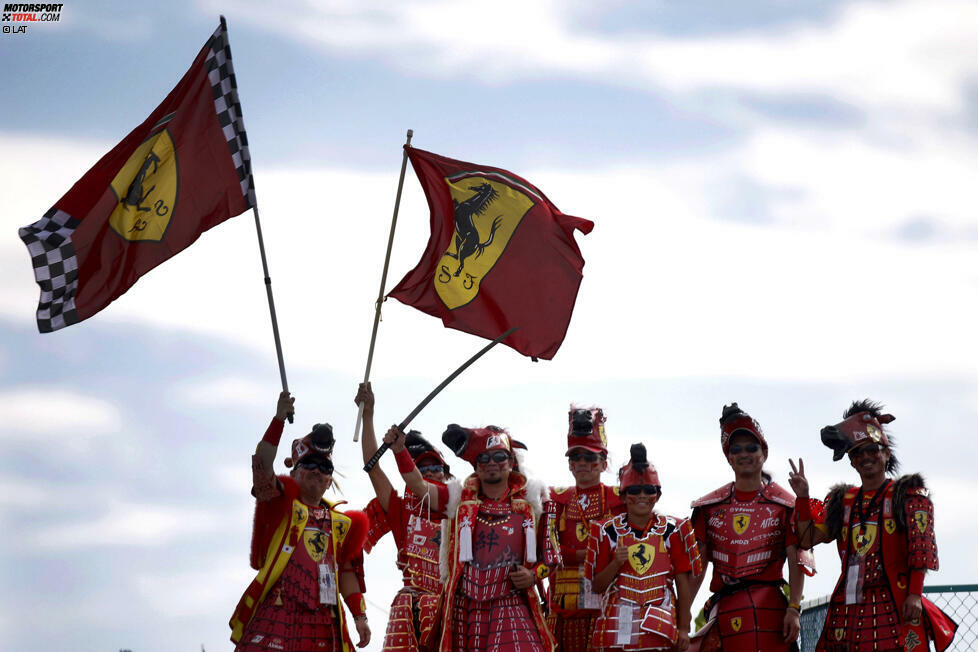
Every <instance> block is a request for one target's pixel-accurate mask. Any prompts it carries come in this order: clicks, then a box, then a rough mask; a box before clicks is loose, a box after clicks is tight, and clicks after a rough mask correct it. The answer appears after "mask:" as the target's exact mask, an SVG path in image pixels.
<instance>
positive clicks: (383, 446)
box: [363, 326, 519, 473]
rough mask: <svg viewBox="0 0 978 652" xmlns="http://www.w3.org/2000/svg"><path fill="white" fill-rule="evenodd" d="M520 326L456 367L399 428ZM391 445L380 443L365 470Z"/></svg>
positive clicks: (374, 463)
mask: <svg viewBox="0 0 978 652" xmlns="http://www.w3.org/2000/svg"><path fill="white" fill-rule="evenodd" d="M518 328H519V326H513V327H512V328H510V329H509V330H508V331H506V332H505V333H503V334H502V335H500V336H499V337H497V338H496V339H494V340H493V341H492V342H489V344H486V345H485V346H484V347H482V350H481V351H479V352H478V353H476V354H475V355H474V356H472V357H471V358H469V359H468V360H466V361H465V363H464V364H463V365H462V366H461V367H459V368H458V369H456V370H455V371H453V372H452V374H451V375H450V376H449V377H448V378H446V379H445V380H443V381H441V384H439V385H438V387H436V388H434V389H433V390H431V393H429V394H428V395H427V396H425V397H424V400H423V401H421V402H420V403H418V406H417V407H416V408H414V409H413V410H411V414H409V415H407V417H405V419H404V421H401V423H399V424H398V426H397V429H398V430H400V431H402V432H403V431H404V429H405V428H407V427H408V424H409V423H411V421H413V420H414V417H416V416H418V413H420V412H421V410H423V409H424V408H425V406H426V405H428V403H431V401H432V399H434V398H435V397H436V396H438V394H439V393H440V392H441V390H443V389H445V388H446V387H448V384H449V383H450V382H452V381H453V380H455V379H456V378H458V375H459V374H460V373H462V372H463V371H465V370H466V369H468V368H469V367H470V366H472V363H473V362H475V361H476V360H478V359H479V358H481V357H482V356H484V355H485V354H486V353H487V352H488V351H489V349H491V348H492V347H494V346H496V345H497V344H499V343H500V342H502V341H503V340H504V339H506V338H507V337H509V336H510V335H512V334H513V333H515V332H516V330H517V329H518ZM390 447H391V446H390V444H388V443H387V442H384V443H383V444H381V445H380V448H378V449H377V452H376V453H374V454H373V457H371V458H370V459H369V460H367V463H366V464H365V465H364V466H363V470H364V471H366V472H367V473H370V471H371V470H372V469H373V468H374V467H375V466H377V462H379V461H380V458H381V457H382V456H383V454H384V453H386V452H387V449H388V448H390Z"/></svg>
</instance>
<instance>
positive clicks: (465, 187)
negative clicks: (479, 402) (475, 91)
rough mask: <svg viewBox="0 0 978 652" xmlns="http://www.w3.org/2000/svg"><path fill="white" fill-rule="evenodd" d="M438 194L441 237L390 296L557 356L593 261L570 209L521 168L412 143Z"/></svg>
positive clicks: (434, 207)
mask: <svg viewBox="0 0 978 652" xmlns="http://www.w3.org/2000/svg"><path fill="white" fill-rule="evenodd" d="M407 151H408V156H409V157H410V159H411V164H412V165H413V166H414V171H415V172H416V173H417V175H418V179H419V181H420V182H421V185H422V187H423V188H424V192H425V196H426V197H427V198H428V206H429V208H430V209H431V237H430V238H429V240H428V246H427V248H426V249H425V252H424V254H423V255H422V257H421V261H420V262H419V263H418V265H417V266H416V267H415V268H414V269H413V270H411V271H410V272H408V273H407V275H406V276H405V277H404V278H403V279H401V282H400V283H398V284H397V287H395V288H394V289H393V290H392V291H391V292H390V294H389V295H388V296H391V297H394V298H395V299H397V300H398V301H400V302H402V303H405V304H407V305H409V306H414V307H415V308H417V309H418V310H420V311H422V312H425V313H428V314H429V315H432V316H434V317H440V318H441V320H442V322H443V323H444V324H445V326H447V327H448V328H454V329H457V330H461V331H465V332H466V333H472V334H473V335H478V336H480V337H484V338H486V339H495V338H496V337H498V336H499V335H500V334H501V333H504V332H505V331H507V330H508V329H509V328H511V327H513V326H519V330H518V331H516V332H515V333H513V334H512V335H510V336H509V337H507V338H506V339H505V340H503V343H505V344H508V345H509V346H511V347H513V348H514V349H516V350H517V351H519V352H520V353H522V354H524V355H527V356H531V357H535V358H544V359H546V360H550V359H551V358H553V356H554V354H556V353H557V349H559V348H560V345H561V343H562V342H563V341H564V336H565V335H566V333H567V326H568V325H569V323H570V318H571V313H572V312H573V310H574V303H575V301H576V300H577V290H578V288H579V287H580V284H581V278H582V275H581V272H582V270H583V269H584V258H583V257H582V256H581V251H580V249H579V248H578V246H577V242H576V241H575V240H574V230H575V229H576V230H579V231H581V232H582V233H585V234H587V233H590V232H591V229H593V228H594V223H593V222H591V221H590V220H585V219H582V218H580V217H572V216H570V215H564V214H563V213H561V212H560V211H559V210H558V209H557V207H556V206H554V205H553V204H552V203H551V202H550V200H549V199H547V198H546V197H545V196H544V194H543V193H542V192H540V191H539V190H538V189H537V188H536V187H534V186H533V185H532V184H531V183H529V182H528V181H526V180H525V179H522V178H520V177H518V176H516V175H515V174H513V173H512V172H507V171H506V170H501V169H499V168H494V167H489V166H486V165H476V164H474V163H466V162H464V161H455V160H452V159H450V158H445V157H444V156H439V155H437V154H432V153H431V152H426V151H423V150H419V149H415V148H413V147H407Z"/></svg>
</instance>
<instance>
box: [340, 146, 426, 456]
mask: <svg viewBox="0 0 978 652" xmlns="http://www.w3.org/2000/svg"><path fill="white" fill-rule="evenodd" d="M412 136H414V130H413V129H408V130H407V142H405V143H404V158H402V159H401V177H400V179H398V181H397V196H396V197H395V199H394V217H393V218H391V232H390V235H389V236H388V238H387V255H386V256H385V257H384V271H383V273H382V274H381V275H380V293H379V294H378V295H377V303H376V304H375V306H374V328H373V331H371V333H370V349H369V350H368V351H367V369H366V371H364V372H363V382H365V383H366V382H368V381H369V380H370V365H371V364H373V361H374V344H375V343H376V342H377V325H378V324H379V323H380V309H381V305H382V304H383V303H384V286H386V285H387V268H388V267H390V263H391V249H392V248H393V247H394V229H395V228H396V227H397V211H398V210H400V208H401V190H403V189H404V172H405V170H407V160H408V149H409V148H410V147H411V137H412ZM422 407H423V406H422ZM362 424H363V403H361V404H360V407H359V408H358V410H357V425H356V428H355V429H354V430H353V441H360V426H361V425H362ZM384 450H386V449H384V448H381V449H380V450H379V451H377V452H378V455H376V456H375V457H378V458H379V457H380V455H382V454H383V451H384ZM375 464H376V462H375ZM370 468H373V466H371V467H370Z"/></svg>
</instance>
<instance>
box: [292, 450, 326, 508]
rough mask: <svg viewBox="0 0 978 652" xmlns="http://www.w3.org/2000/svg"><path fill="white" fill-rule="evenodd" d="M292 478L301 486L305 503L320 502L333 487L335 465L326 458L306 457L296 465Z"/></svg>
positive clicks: (301, 493) (300, 489)
mask: <svg viewBox="0 0 978 652" xmlns="http://www.w3.org/2000/svg"><path fill="white" fill-rule="evenodd" d="M292 477H293V478H295V481H296V482H297V483H298V484H299V491H300V495H301V497H302V500H303V502H305V503H307V504H311V503H315V502H319V499H320V498H322V497H323V494H324V493H326V490H327V489H329V488H330V487H331V486H333V463H332V462H331V461H330V460H329V459H327V458H325V457H312V456H309V457H305V458H303V459H302V460H301V461H300V462H299V463H298V464H296V465H295V468H294V469H293V470H292Z"/></svg>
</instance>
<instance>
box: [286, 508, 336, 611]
mask: <svg viewBox="0 0 978 652" xmlns="http://www.w3.org/2000/svg"><path fill="white" fill-rule="evenodd" d="M307 509H309V520H307V521H306V527H305V529H304V530H303V532H302V536H301V537H300V538H299V541H298V543H297V545H296V547H295V550H294V551H293V552H292V557H291V558H290V559H289V563H288V564H287V565H286V567H285V570H284V571H282V577H281V578H280V579H279V582H278V586H280V587H281V590H282V592H283V593H284V594H286V595H289V596H290V597H292V598H294V599H295V600H296V601H297V602H298V603H299V604H301V605H302V606H304V607H306V608H307V609H311V610H315V609H318V608H319V605H320V603H319V564H326V565H327V566H329V567H331V568H332V569H333V571H334V573H335V570H336V563H335V561H334V560H333V542H332V539H331V536H332V531H331V530H332V528H331V527H330V518H329V510H327V509H326V508H325V507H312V508H307ZM337 579H338V578H337Z"/></svg>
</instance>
